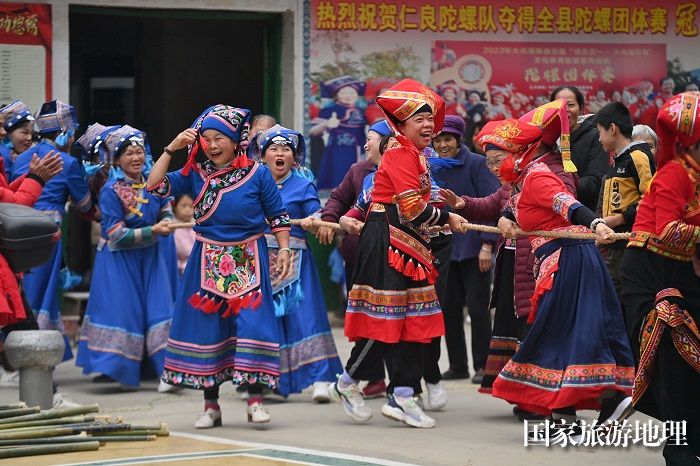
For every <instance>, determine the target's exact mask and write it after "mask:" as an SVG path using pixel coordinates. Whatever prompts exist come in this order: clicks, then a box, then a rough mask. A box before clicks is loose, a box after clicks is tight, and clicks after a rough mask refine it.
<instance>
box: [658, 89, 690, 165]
mask: <svg viewBox="0 0 700 466" xmlns="http://www.w3.org/2000/svg"><path fill="white" fill-rule="evenodd" d="M656 133H657V135H658V137H659V150H658V152H657V153H656V162H657V164H658V167H659V168H661V167H662V166H663V165H664V164H665V163H666V162H668V161H669V160H671V159H673V158H674V157H675V156H676V155H677V149H678V148H677V146H681V147H682V148H687V147H690V146H692V145H694V144H695V143H697V142H698V141H700V92H683V93H682V94H678V95H676V96H673V97H672V98H671V99H668V100H667V101H666V103H665V104H664V105H663V107H661V109H660V110H659V114H658V115H657V117H656Z"/></svg>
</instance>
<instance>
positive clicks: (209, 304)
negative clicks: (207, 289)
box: [202, 298, 221, 314]
mask: <svg viewBox="0 0 700 466" xmlns="http://www.w3.org/2000/svg"><path fill="white" fill-rule="evenodd" d="M220 307H221V303H220V302H217V301H216V300H214V299H210V298H207V301H206V302H205V303H204V308H203V309H202V310H203V311H204V312H205V313H207V314H213V313H214V312H216V311H218V310H219V308H220Z"/></svg>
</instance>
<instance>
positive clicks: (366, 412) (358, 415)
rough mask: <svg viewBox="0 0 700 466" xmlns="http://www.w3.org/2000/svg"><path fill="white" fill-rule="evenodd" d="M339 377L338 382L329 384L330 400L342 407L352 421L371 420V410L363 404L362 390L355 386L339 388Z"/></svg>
mask: <svg viewBox="0 0 700 466" xmlns="http://www.w3.org/2000/svg"><path fill="white" fill-rule="evenodd" d="M339 385H340V376H338V381H337V382H335V383H333V384H331V386H330V387H329V390H328V395H329V397H330V399H331V400H333V401H335V402H336V403H340V404H341V405H343V410H344V411H345V414H347V415H348V416H349V417H350V418H352V420H353V421H357V422H365V421H369V420H370V419H371V418H372V410H371V409H370V408H369V406H367V405H366V404H365V399H364V398H363V397H362V390H360V387H359V386H358V385H357V384H352V385H348V386H347V387H345V388H340V386H339Z"/></svg>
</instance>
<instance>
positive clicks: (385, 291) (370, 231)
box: [330, 79, 467, 428]
mask: <svg viewBox="0 0 700 466" xmlns="http://www.w3.org/2000/svg"><path fill="white" fill-rule="evenodd" d="M377 104H378V105H379V106H380V107H381V108H382V110H384V113H385V114H386V116H387V120H388V121H389V122H390V124H391V125H392V126H393V127H394V129H395V132H396V133H397V136H396V139H397V140H398V142H399V144H400V145H399V146H398V147H393V148H391V149H389V150H387V151H386V153H385V154H384V157H383V158H382V163H381V165H380V166H379V169H378V171H377V174H376V175H375V178H374V190H373V191H372V197H371V204H370V205H369V208H368V214H367V217H366V219H365V225H364V227H363V229H362V234H361V236H360V245H359V254H358V257H357V265H356V268H355V275H354V280H353V287H352V290H350V293H349V295H348V307H347V311H346V317H345V334H346V335H347V337H348V338H349V339H350V340H352V341H354V342H355V346H354V347H353V349H352V353H351V355H350V359H349V360H348V362H347V364H346V366H345V371H344V372H343V374H342V375H341V376H340V377H339V378H338V381H337V382H336V383H335V384H333V386H332V387H331V390H330V393H331V397H332V398H333V399H334V400H335V401H337V402H340V403H342V405H343V409H344V410H345V413H346V414H347V415H348V416H350V417H351V418H352V419H354V420H356V421H367V420H369V419H370V418H371V417H372V411H371V410H370V409H369V407H367V406H366V405H365V403H364V400H363V398H362V392H361V391H360V388H359V387H358V385H357V384H358V381H359V380H361V379H367V378H368V371H371V369H372V368H373V367H374V365H375V364H377V363H378V362H380V361H381V359H382V357H383V356H384V355H385V354H386V353H387V351H388V350H389V349H392V357H393V362H394V364H393V373H392V374H390V378H391V382H392V385H393V386H394V393H393V396H391V397H390V399H389V402H388V403H386V404H385V405H384V406H383V407H382V414H383V415H385V416H386V417H388V418H390V419H393V420H397V421H401V422H404V423H405V424H407V425H410V426H413V427H421V428H430V427H434V426H435V421H434V420H433V419H432V418H430V417H428V416H427V415H426V414H425V413H424V412H423V411H422V409H421V408H420V407H419V406H418V405H417V404H416V402H415V400H414V399H413V394H414V391H413V387H414V386H418V385H419V384H420V379H421V376H422V367H421V365H422V359H423V358H422V352H423V347H424V344H426V343H430V341H431V340H432V339H433V338H435V337H439V336H442V335H444V333H445V327H444V322H443V318H442V311H441V309H440V304H439V303H438V297H437V293H436V292H435V286H434V284H435V279H436V276H437V272H436V270H435V267H434V265H433V256H432V253H431V252H430V233H431V232H430V228H431V227H434V226H444V225H446V224H449V226H450V228H451V229H452V230H454V231H460V232H464V231H465V230H466V226H467V225H466V224H467V222H466V220H464V219H463V218H462V217H460V216H459V215H456V214H453V213H448V212H447V211H445V210H441V209H438V208H436V207H433V206H431V205H429V204H428V201H429V200H430V175H429V171H428V167H427V164H426V160H425V158H424V157H423V155H422V150H423V149H425V148H426V147H427V146H428V145H429V144H430V140H431V138H432V137H433V136H434V135H435V134H436V133H438V132H440V130H441V129H442V125H443V122H444V118H445V103H444V101H443V100H442V98H440V96H438V95H437V94H436V93H435V92H433V91H432V90H430V89H429V88H428V87H426V86H425V85H423V84H421V83H419V82H416V81H414V80H412V79H404V80H403V81H401V82H399V83H397V84H396V85H394V86H393V87H392V88H390V89H389V90H387V91H386V92H384V93H382V94H381V95H380V96H379V97H377Z"/></svg>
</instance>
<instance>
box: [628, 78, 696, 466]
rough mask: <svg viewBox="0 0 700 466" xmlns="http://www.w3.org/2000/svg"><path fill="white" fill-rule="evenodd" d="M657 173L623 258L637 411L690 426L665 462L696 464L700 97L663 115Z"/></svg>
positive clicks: (682, 97)
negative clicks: (634, 361) (635, 360)
mask: <svg viewBox="0 0 700 466" xmlns="http://www.w3.org/2000/svg"><path fill="white" fill-rule="evenodd" d="M656 131H657V133H658V136H659V149H658V152H657V163H658V167H659V169H658V171H657V173H656V176H654V178H653V180H652V182H651V185H650V186H649V190H648V191H647V193H646V194H645V195H644V198H642V201H641V202H640V203H639V207H638V208H637V219H636V221H635V222H634V226H633V227H632V238H630V241H629V243H628V245H627V251H625V255H624V258H623V261H622V269H621V272H622V301H623V303H624V305H625V310H626V312H627V329H628V332H629V336H630V340H631V343H632V347H633V349H634V352H635V359H637V360H638V371H637V377H636V379H635V381H634V392H633V401H634V406H635V409H636V410H638V411H641V412H643V413H645V414H648V415H650V416H653V417H655V418H657V419H659V420H662V421H670V422H680V421H686V427H687V430H686V433H685V434H686V435H685V436H686V439H687V445H674V442H673V441H671V440H669V441H668V442H666V446H665V447H664V451H663V455H664V458H665V459H666V464H667V465H680V464H683V465H685V464H699V463H700V462H699V461H698V459H697V456H698V455H700V404H699V403H698V394H699V393H700V331H698V319H700V283H699V282H698V277H697V275H696V273H697V272H698V269H697V268H696V269H695V271H694V270H693V265H694V264H693V262H695V265H697V264H698V262H699V261H698V249H697V243H698V241H700V93H697V92H692V93H691V92H686V93H683V94H679V95H677V96H675V97H673V98H671V99H670V100H667V101H666V103H665V104H664V105H663V107H662V108H661V109H660V110H659V116H658V119H657V125H656Z"/></svg>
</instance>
